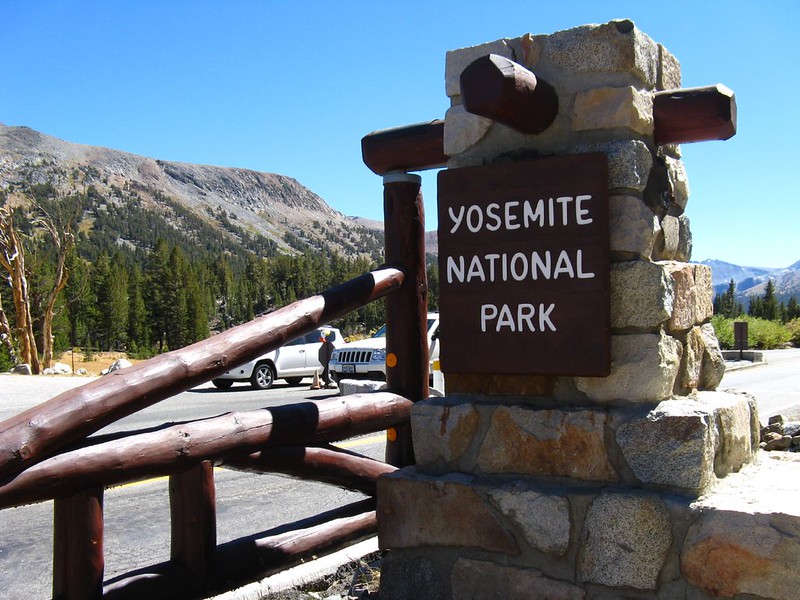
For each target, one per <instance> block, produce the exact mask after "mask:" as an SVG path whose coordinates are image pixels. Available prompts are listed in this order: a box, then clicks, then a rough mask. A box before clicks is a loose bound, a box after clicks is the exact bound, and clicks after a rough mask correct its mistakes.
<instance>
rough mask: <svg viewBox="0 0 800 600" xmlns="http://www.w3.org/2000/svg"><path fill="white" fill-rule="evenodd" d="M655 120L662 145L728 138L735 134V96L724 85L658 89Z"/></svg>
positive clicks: (654, 105) (657, 137)
mask: <svg viewBox="0 0 800 600" xmlns="http://www.w3.org/2000/svg"><path fill="white" fill-rule="evenodd" d="M653 121H654V127H655V131H654V137H655V142H656V144H659V145H661V144H686V143H688V142H705V141H710V140H727V139H729V138H731V137H733V136H734V135H736V96H735V95H734V93H733V91H731V90H730V89H728V88H727V87H725V86H724V85H722V84H717V85H712V86H708V87H700V88H685V89H679V90H667V91H665V92H658V93H656V94H655V96H654V97H653Z"/></svg>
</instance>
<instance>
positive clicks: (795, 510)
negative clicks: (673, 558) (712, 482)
mask: <svg viewBox="0 0 800 600" xmlns="http://www.w3.org/2000/svg"><path fill="white" fill-rule="evenodd" d="M775 454H780V455H782V456H780V458H778V459H774V458H771V457H772V456H773V455H775ZM798 481H800V462H798V457H797V456H796V455H791V454H788V453H784V452H781V453H771V454H769V455H768V457H765V458H763V459H762V460H761V461H760V462H759V463H755V464H751V465H747V466H746V467H744V468H743V469H742V470H741V471H740V472H739V473H734V474H731V475H728V476H727V477H725V478H724V479H722V480H720V482H719V484H717V486H715V488H714V489H713V491H712V492H711V493H710V494H708V495H706V496H703V497H702V498H701V499H700V500H698V501H697V502H695V503H693V504H692V506H691V509H692V516H693V520H694V523H693V524H692V525H691V526H690V527H689V530H688V531H687V533H686V537H685V540H684V542H683V546H682V549H681V556H680V560H681V573H682V574H683V576H684V577H685V578H686V579H687V580H688V581H689V583H691V584H692V585H694V586H696V587H698V588H700V589H701V590H703V591H704V592H705V593H707V594H709V595H710V596H714V597H720V596H721V597H730V596H735V595H737V594H743V595H746V594H753V597H758V598H771V599H773V600H795V599H796V598H797V591H798V590H800V510H799V507H800V504H798V502H797V482H798ZM747 597H750V596H747Z"/></svg>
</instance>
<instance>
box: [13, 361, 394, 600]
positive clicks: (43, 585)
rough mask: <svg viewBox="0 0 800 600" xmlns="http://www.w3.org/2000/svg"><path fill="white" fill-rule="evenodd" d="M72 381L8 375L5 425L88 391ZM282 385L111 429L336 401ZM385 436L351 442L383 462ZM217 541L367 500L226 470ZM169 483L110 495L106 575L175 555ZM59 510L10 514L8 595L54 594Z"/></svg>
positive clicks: (178, 399) (191, 396) (203, 389)
mask: <svg viewBox="0 0 800 600" xmlns="http://www.w3.org/2000/svg"><path fill="white" fill-rule="evenodd" d="M85 382H86V380H85V379H81V378H77V377H75V378H72V377H54V378H47V377H20V376H10V375H0V420H4V419H6V418H8V417H9V416H12V415H14V414H17V413H19V412H21V411H22V410H24V409H26V408H28V407H30V406H32V405H35V404H38V403H39V402H41V401H44V400H46V399H48V398H49V397H52V396H54V395H57V394H58V393H61V392H63V391H65V390H68V389H71V388H73V387H76V386H77V385H82V384H83V383H85ZM309 383H310V380H307V381H306V382H305V385H304V386H303V387H296V388H290V387H288V386H285V385H276V386H275V387H274V388H273V389H271V390H269V391H266V392H264V391H257V390H252V389H250V388H249V387H247V386H234V388H232V389H231V390H228V391H225V392H221V391H218V390H216V389H215V388H213V387H212V386H210V385H204V386H200V387H198V388H195V389H194V390H190V391H188V392H184V393H183V394H179V395H178V396H175V397H174V398H171V399H169V400H166V401H164V402H161V403H159V404H158V405H156V406H152V407H150V408H148V409H145V410H144V411H141V412H140V413H137V414H135V415H131V416H130V417H127V418H126V419H123V420H122V421H120V422H119V423H117V424H115V425H113V426H110V427H108V428H107V429H105V430H102V431H101V432H100V433H106V432H110V431H117V430H135V429H142V428H147V427H151V426H153V425H160V424H163V423H165V422H171V421H181V420H188V419H199V418H203V417H208V416H214V415H218V414H221V413H224V412H230V411H239V410H255V409H258V408H263V407H265V406H275V405H278V404H286V403H289V402H300V401H305V400H308V399H314V398H324V397H327V396H330V395H332V392H331V391H330V390H316V391H311V390H309V389H308V384H309ZM383 439H384V438H383V436H382V435H378V434H376V435H372V436H363V437H360V438H355V439H351V440H347V441H346V442H343V443H342V444H341V445H342V446H345V447H348V448H350V449H352V450H354V451H356V452H359V453H361V454H365V455H367V456H372V457H375V458H380V457H382V456H383V451H384V450H383V449H384V443H383ZM215 483H216V492H217V542H218V543H225V542H227V541H230V540H234V539H238V538H240V537H243V536H246V535H250V534H254V533H259V532H262V531H267V530H269V529H272V528H274V527H277V526H279V525H283V524H286V523H291V522H293V521H296V520H299V519H302V518H305V517H310V516H313V515H316V514H319V513H321V512H324V511H326V510H329V509H331V508H335V507H338V506H343V505H345V504H349V503H350V502H354V501H357V500H360V499H362V498H364V496H363V495H361V494H357V493H353V492H348V491H344V490H340V489H338V488H334V487H332V486H328V485H324V484H318V483H313V482H306V481H297V480H294V479H289V478H286V477H280V476H271V475H252V474H248V473H240V472H237V471H231V470H226V469H217V470H216V474H215ZM167 484H168V480H167V478H160V479H155V480H151V481H147V482H142V483H136V484H132V485H126V486H122V487H117V488H111V489H108V490H106V493H105V496H104V507H103V508H104V510H103V513H104V518H105V529H104V553H105V559H106V568H105V578H106V580H108V579H111V578H113V577H115V576H117V575H120V574H122V573H126V572H128V571H131V570H134V569H137V568H141V567H146V566H149V565H152V564H155V563H158V562H161V561H164V560H167V559H168V558H169V493H168V488H167ZM52 521H53V504H52V502H43V503H39V504H35V505H31V506H24V507H19V508H12V509H6V510H2V511H0V599H3V600H5V599H8V600H21V599H28V598H49V597H51V595H52V593H51V586H52V544H53V540H52V536H53V526H52Z"/></svg>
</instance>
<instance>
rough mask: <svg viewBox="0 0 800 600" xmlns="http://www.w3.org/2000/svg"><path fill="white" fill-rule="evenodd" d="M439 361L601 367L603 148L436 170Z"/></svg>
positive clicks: (508, 367) (451, 367) (464, 368)
mask: <svg viewBox="0 0 800 600" xmlns="http://www.w3.org/2000/svg"><path fill="white" fill-rule="evenodd" d="M438 195H439V232H438V233H439V280H440V310H441V340H442V358H441V361H442V362H441V364H442V370H443V371H444V372H445V373H448V372H450V373H487V374H488V373H506V374H537V375H582V376H605V375H608V374H609V371H610V344H611V336H610V315H609V308H610V292H609V262H610V260H609V224H608V166H607V160H606V156H605V155H604V154H582V155H574V156H564V157H553V158H541V159H535V160H527V161H518V162H513V163H508V164H498V165H488V166H481V167H465V168H461V169H449V170H446V171H442V172H440V173H439V177H438Z"/></svg>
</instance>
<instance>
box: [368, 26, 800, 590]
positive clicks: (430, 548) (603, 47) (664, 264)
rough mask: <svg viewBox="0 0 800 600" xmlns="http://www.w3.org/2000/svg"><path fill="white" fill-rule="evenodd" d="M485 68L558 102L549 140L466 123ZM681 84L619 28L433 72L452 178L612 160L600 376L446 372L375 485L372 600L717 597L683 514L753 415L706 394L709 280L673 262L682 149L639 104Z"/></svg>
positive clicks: (749, 452) (711, 353) (691, 517)
mask: <svg viewBox="0 0 800 600" xmlns="http://www.w3.org/2000/svg"><path fill="white" fill-rule="evenodd" d="M490 53H491V54H500V55H502V56H506V57H508V58H509V59H511V60H513V61H515V62H517V63H519V64H521V65H522V66H524V67H526V68H528V69H530V70H531V71H533V73H535V74H536V76H537V77H541V78H542V79H544V80H545V81H547V82H548V83H549V84H550V85H552V86H553V88H554V89H555V90H556V92H557V94H558V105H559V111H558V115H557V117H556V119H555V121H554V123H553V124H552V125H551V126H550V127H549V128H547V129H546V130H545V131H543V132H541V133H539V134H523V133H519V132H517V131H514V130H512V129H510V128H508V127H506V126H504V125H501V124H498V123H494V122H492V121H489V120H487V119H485V118H482V117H479V116H475V115H472V114H470V113H468V112H467V111H466V110H465V109H464V107H463V106H462V102H461V98H460V87H459V76H460V74H461V72H462V71H463V70H464V68H466V67H467V66H468V65H469V64H470V63H471V62H472V61H474V60H475V59H477V58H480V57H481V56H485V55H487V54H490ZM680 79H681V74H680V65H679V64H678V61H677V60H676V59H675V58H674V57H673V56H672V54H670V53H669V51H668V50H667V49H666V48H664V47H663V46H662V45H660V44H657V43H655V42H654V41H653V40H652V39H650V38H649V37H648V36H647V35H645V34H644V33H642V32H641V31H639V30H638V29H637V28H636V27H635V26H634V24H633V23H631V22H630V21H627V20H625V21H612V22H610V23H606V24H604V25H587V26H583V27H577V28H575V29H570V30H566V31H560V32H557V33H554V34H551V35H536V36H533V35H525V36H522V37H519V38H513V39H502V40H498V41H495V42H491V43H488V44H484V45H481V46H476V47H472V48H464V49H460V50H455V51H452V52H449V53H448V54H447V60H446V92H447V95H448V96H449V97H450V100H451V108H450V109H449V110H448V112H447V115H446V119H445V126H444V131H445V133H444V135H445V138H444V146H445V153H446V154H448V155H449V156H450V157H451V158H450V161H449V163H448V168H450V169H454V168H459V167H465V166H475V165H485V164H492V163H496V162H501V161H509V160H515V159H530V158H535V157H538V156H549V155H566V154H580V153H589V152H603V153H605V154H606V156H607V157H608V165H609V182H608V187H609V198H610V216H611V218H610V239H611V257H612V264H611V274H610V276H611V328H612V332H611V333H612V338H611V354H612V356H611V358H612V367H611V373H610V375H609V376H608V377H599V378H590V377H543V376H535V375H515V376H508V375H502V376H500V375H497V376H491V375H490V376H485V375H481V376H476V375H469V374H455V373H452V374H448V373H445V377H446V381H447V392H448V395H447V396H446V397H444V398H436V399H430V400H428V401H425V402H420V403H417V404H416V405H415V407H414V409H413V410H412V423H411V425H412V433H413V440H414V449H415V453H416V459H417V465H416V466H415V467H409V468H406V469H402V470H400V471H398V472H396V473H394V474H392V475H389V476H385V477H382V478H381V479H380V480H379V482H378V517H379V540H380V545H381V547H382V548H383V549H386V550H389V552H388V553H387V555H386V558H385V563H384V570H383V573H382V578H381V582H382V583H381V597H382V598H390V599H392V598H412V597H418V598H501V597H502V598H576V599H578V598H612V597H613V598H620V597H630V598H652V599H654V600H655V599H656V598H658V599H663V598H687V597H692V598H706V597H710V596H713V595H714V590H713V589H711V588H712V587H713V585H712V584H709V583H708V581H710V580H711V579H713V578H714V576H715V575H713V574H709V573H708V572H706V571H703V575H702V576H699V575H698V576H697V577H694V578H692V577H691V575H688V576H687V575H686V574H687V573H688V574H691V573H695V572H697V571H698V569H699V566H698V564H695V563H700V562H702V563H703V564H707V563H708V560H707V555H706V554H704V553H703V552H704V551H705V550H703V549H707V548H706V547H705V546H703V543H704V542H703V541H702V540H707V539H708V536H712V537H713V533H709V532H708V531H707V530H705V529H703V527H712V528H713V526H712V525H709V524H708V523H707V522H705V521H704V522H703V523H704V525H700V524H699V523H700V522H701V521H702V519H701V517H700V509H698V508H696V507H697V506H699V505H698V504H697V503H695V504H693V502H695V501H696V499H697V498H698V497H700V496H701V495H702V494H704V493H708V491H709V490H710V489H711V487H712V486H713V485H715V484H716V483H718V482H719V481H720V480H721V478H723V477H725V476H727V475H729V474H731V473H735V472H738V471H739V470H740V469H742V468H743V467H744V466H745V465H746V464H748V463H749V462H750V461H752V459H753V457H754V455H755V453H756V451H757V449H758V437H757V436H758V417H757V412H756V407H755V402H754V401H753V400H752V399H751V398H749V397H747V396H745V395H741V394H734V393H726V392H720V391H716V388H717V386H718V385H719V383H720V381H721V379H722V375H723V373H724V361H723V359H722V355H721V352H720V349H719V345H718V343H717V340H716V337H715V334H714V331H713V328H712V327H711V325H710V318H711V316H712V286H711V272H710V269H709V268H708V267H705V266H702V265H697V264H692V263H690V262H688V261H689V260H690V258H691V245H692V243H691V233H690V228H689V220H688V218H687V217H686V215H685V214H684V211H685V209H686V205H687V201H688V196H689V191H688V184H687V178H686V172H685V169H684V166H683V162H682V160H681V153H680V148H679V147H678V146H676V145H662V146H660V145H657V144H656V143H655V142H654V139H653V94H654V93H655V92H657V91H660V90H665V89H673V88H679V87H680ZM444 343H446V342H443V344H444ZM475 350H476V351H478V352H479V351H480V348H479V347H477V346H476V349H475ZM443 352H445V353H446V352H447V349H446V347H445V348H444V349H443ZM509 352H513V348H509ZM743 522H747V519H744V521H743ZM693 523H694V524H693ZM692 524H693V525H692ZM690 526H691V531H690V533H691V535H689V536H687V531H688V530H689V529H690ZM698 531H703V532H704V533H705V534H707V535H706V537H703V536H702V535H700V536H699V537H698V533H697V532H698ZM723 537H724V536H723ZM700 538H702V540H700ZM698 540H700V541H698ZM720 543H722V542H720ZM723 545H724V544H723ZM733 545H734V546H735V545H736V543H735V542H733ZM698 548H701V549H698ZM699 556H705V557H706V558H705V559H699V558H696V557H699ZM682 561H683V562H682ZM723 562H724V561H723ZM700 570H702V569H700ZM728 589H734V591H737V592H738V591H741V590H738V589H736V586H735V585H731V586H728V587H727V588H726V590H728ZM797 589H800V588H797ZM745 591H749V590H745ZM692 594H693V595H692ZM706 594H709V596H707V595H706ZM776 597H780V596H776Z"/></svg>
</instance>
